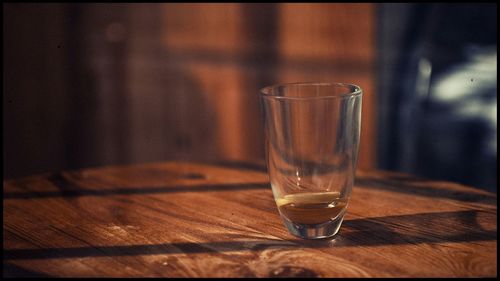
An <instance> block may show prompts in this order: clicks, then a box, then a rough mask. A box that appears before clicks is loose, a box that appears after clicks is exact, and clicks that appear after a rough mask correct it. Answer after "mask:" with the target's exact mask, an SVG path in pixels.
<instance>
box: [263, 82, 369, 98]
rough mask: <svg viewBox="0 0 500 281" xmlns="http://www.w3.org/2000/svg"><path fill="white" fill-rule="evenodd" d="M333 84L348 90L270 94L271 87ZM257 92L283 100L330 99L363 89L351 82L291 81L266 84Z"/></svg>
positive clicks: (353, 94) (359, 91) (354, 94)
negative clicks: (312, 94) (288, 95)
mask: <svg viewBox="0 0 500 281" xmlns="http://www.w3.org/2000/svg"><path fill="white" fill-rule="evenodd" d="M300 85H304V86H334V87H345V88H349V90H350V92H348V93H342V94H336V95H325V96H314V97H285V96H277V95H274V94H270V93H269V92H270V90H271V89H275V88H278V87H287V86H300ZM259 93H260V95H261V96H262V97H266V98H274V99H283V100H314V99H331V98H343V97H353V96H359V95H362V94H363V90H362V89H361V87H359V86H358V85H355V84H352V83H342V82H293V83H279V84H274V85H270V86H266V87H264V88H261V89H260V90H259Z"/></svg>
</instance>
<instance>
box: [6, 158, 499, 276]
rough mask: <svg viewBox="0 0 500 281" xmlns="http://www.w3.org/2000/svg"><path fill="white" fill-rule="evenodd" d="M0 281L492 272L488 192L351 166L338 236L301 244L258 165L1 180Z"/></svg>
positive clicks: (138, 168)
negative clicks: (11, 279)
mask: <svg viewBox="0 0 500 281" xmlns="http://www.w3.org/2000/svg"><path fill="white" fill-rule="evenodd" d="M3 195H4V199H3V203H4V209H3V210H4V211H3V220H4V224H3V226H4V228H3V235H4V240H3V241H4V262H3V264H4V277H5V276H38V277H40V276H58V277H97V276H103V277H141V276H146V277H157V276H164V277H269V276H270V277H290V276H301V277H494V276H496V274H497V273H496V272H497V266H496V264H497V255H496V247H497V242H496V240H497V238H496V235H497V226H496V218H497V215H496V210H497V208H496V204H497V199H496V194H492V193H488V192H485V191H481V190H477V189H474V188H471V187H467V186H463V185H459V184H454V183H449V182H436V181H430V180H425V179H420V178H415V177H413V176H411V175H405V174H399V173H391V172H383V171H370V172H368V171H359V172H358V173H357V180H356V184H355V188H354V190H353V196H352V199H351V200H350V202H349V207H348V211H347V215H346V219H345V221H344V223H343V225H342V228H341V230H340V232H339V234H338V235H337V236H336V238H335V239H323V240H318V241H310V240H301V239H298V238H295V237H293V236H292V235H290V234H289V233H288V232H287V230H286V229H285V227H284V225H283V224H282V222H281V219H280V217H279V215H278V212H277V208H276V205H275V203H274V200H273V197H272V192H271V188H270V186H269V183H268V177H267V173H266V171H265V167H262V166H259V165H247V164H244V163H241V164H238V163H218V164H217V165H208V164H194V163H180V162H167V163H151V164H140V165H132V166H116V167H103V168H95V169H86V170H78V171H62V172H60V173H54V174H40V175H34V176H30V177H25V178H19V179H15V180H10V181H4V191H3Z"/></svg>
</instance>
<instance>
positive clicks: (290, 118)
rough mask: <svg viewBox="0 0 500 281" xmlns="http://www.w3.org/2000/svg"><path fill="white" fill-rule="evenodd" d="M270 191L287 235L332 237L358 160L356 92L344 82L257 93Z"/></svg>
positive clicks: (287, 86)
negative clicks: (261, 107) (261, 117)
mask: <svg viewBox="0 0 500 281" xmlns="http://www.w3.org/2000/svg"><path fill="white" fill-rule="evenodd" d="M260 97H261V101H262V106H263V113H264V127H265V135H266V158H267V167H268V172H269V177H270V181H271V187H272V191H273V195H274V199H275V202H276V205H277V207H278V210H279V213H280V216H281V218H282V219H283V222H284V224H285V226H286V227H287V229H288V231H289V232H290V233H292V234H293V235H295V236H298V237H301V238H306V239H317V238H325V237H331V236H334V235H335V234H337V232H338V231H339V229H340V225H341V224H342V220H343V219H344V215H345V213H346V210H347V205H348V203H349V198H350V196H351V191H352V186H353V184H354V175H355V171H356V164H357V158H358V146H359V137H360V128H361V98H362V90H361V88H360V87H358V86H356V85H353V84H345V83H290V84H280V85H273V86H269V87H265V88H263V89H261V91H260Z"/></svg>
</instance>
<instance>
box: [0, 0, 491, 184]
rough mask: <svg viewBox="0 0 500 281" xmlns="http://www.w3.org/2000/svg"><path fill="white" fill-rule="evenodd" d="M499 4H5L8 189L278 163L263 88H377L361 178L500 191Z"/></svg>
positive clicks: (365, 132)
mask: <svg viewBox="0 0 500 281" xmlns="http://www.w3.org/2000/svg"><path fill="white" fill-rule="evenodd" d="M496 11H497V6H496V4H467V3H461V4H430V3H425V4H417V3H413V4H358V3H355V4H354V3H353V4H337V3H335V4H14V3H10V4H3V47H4V48H3V69H4V73H3V81H4V83H3V110H4V113H3V117H4V118H3V119H4V121H3V125H4V131H3V140H4V148H3V152H4V163H3V164H4V169H3V172H4V179H9V178H14V177H20V176H26V175H29V174H34V173H42V172H51V171H59V170H64V169H78V168H84V167H95V166H102V165H118V164H128V163H139V162H151V161H167V160H186V161H198V162H217V161H226V160H230V161H244V162H254V161H262V160H263V159H264V150H263V136H262V124H261V119H260V118H261V117H260V108H259V101H258V90H259V89H260V88H262V87H264V86H267V85H270V84H274V83H281V82H296V81H318V80H320V81H343V82H351V83H355V84H359V85H360V86H361V87H362V88H363V89H364V97H363V117H362V118H363V119H362V122H363V125H362V140H361V147H360V158H359V159H360V160H359V161H360V162H359V167H360V168H361V169H386V170H395V171H404V172H409V173H413V174H416V175H420V176H424V177H428V178H434V179H442V180H452V181H456V182H461V183H464V184H468V185H472V186H476V187H478V188H484V189H488V190H491V191H494V192H496V166H497V164H496V160H497V154H496V132H497V131H496V104H497V103H496V96H497V92H496V89H497V87H496V82H497V81H496V71H497V70H496V61H497V52H496V50H497V48H496V40H497V39H496V33H497V12H496Z"/></svg>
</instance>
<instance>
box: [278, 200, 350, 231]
mask: <svg viewBox="0 0 500 281" xmlns="http://www.w3.org/2000/svg"><path fill="white" fill-rule="evenodd" d="M276 204H277V205H278V209H279V211H280V213H281V215H282V216H284V217H285V218H287V219H288V220H289V221H291V222H295V223H301V224H308V225H317V224H321V223H325V222H329V221H331V220H334V219H336V218H337V217H338V216H339V215H340V214H342V213H343V211H344V209H345V208H346V207H347V199H346V198H340V193H339V192H321V193H320V192H318V193H297V194H288V195H285V196H284V197H283V198H278V199H277V200H276Z"/></svg>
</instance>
